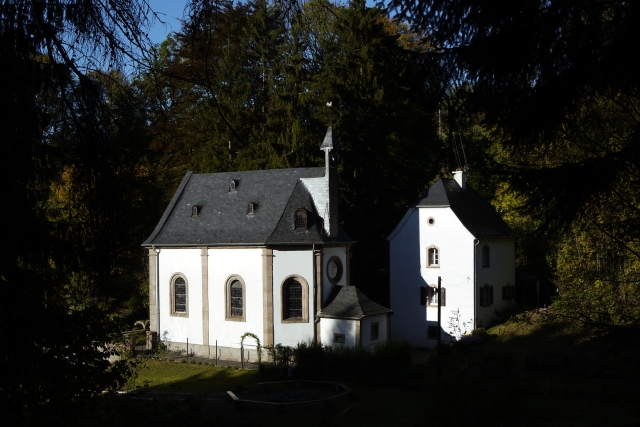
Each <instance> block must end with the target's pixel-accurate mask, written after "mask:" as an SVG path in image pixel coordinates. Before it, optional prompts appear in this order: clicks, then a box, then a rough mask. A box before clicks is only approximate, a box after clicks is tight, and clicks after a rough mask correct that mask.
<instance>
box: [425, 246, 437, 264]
mask: <svg viewBox="0 0 640 427" xmlns="http://www.w3.org/2000/svg"><path fill="white" fill-rule="evenodd" d="M427 267H440V250H439V249H438V248H437V247H436V246H430V247H428V248H427Z"/></svg>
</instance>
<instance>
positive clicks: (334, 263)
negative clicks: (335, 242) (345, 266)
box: [327, 256, 342, 284]
mask: <svg viewBox="0 0 640 427" xmlns="http://www.w3.org/2000/svg"><path fill="white" fill-rule="evenodd" d="M327 277H329V281H330V282H331V283H333V284H337V283H338V282H339V281H340V279H341V278H342V261H340V258H338V257H337V256H334V257H331V258H330V259H329V262H328V263H327Z"/></svg>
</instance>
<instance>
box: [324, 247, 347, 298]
mask: <svg viewBox="0 0 640 427" xmlns="http://www.w3.org/2000/svg"><path fill="white" fill-rule="evenodd" d="M334 256H337V257H339V258H340V261H342V277H341V278H340V280H339V281H338V284H337V285H334V284H333V283H331V282H330V281H329V275H328V274H327V264H329V259H331V257H334ZM348 262H349V260H348V259H347V252H346V249H345V247H344V246H339V247H328V248H324V249H323V252H322V268H323V270H322V302H323V306H324V305H325V304H326V302H327V299H328V298H329V295H330V294H331V290H332V289H333V287H334V286H344V285H346V284H347V263H348Z"/></svg>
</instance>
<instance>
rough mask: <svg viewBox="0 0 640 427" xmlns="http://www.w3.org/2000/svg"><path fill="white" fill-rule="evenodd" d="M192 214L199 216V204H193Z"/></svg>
mask: <svg viewBox="0 0 640 427" xmlns="http://www.w3.org/2000/svg"><path fill="white" fill-rule="evenodd" d="M191 216H198V207H197V206H192V207H191Z"/></svg>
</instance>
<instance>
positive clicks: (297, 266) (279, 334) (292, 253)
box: [273, 248, 315, 346]
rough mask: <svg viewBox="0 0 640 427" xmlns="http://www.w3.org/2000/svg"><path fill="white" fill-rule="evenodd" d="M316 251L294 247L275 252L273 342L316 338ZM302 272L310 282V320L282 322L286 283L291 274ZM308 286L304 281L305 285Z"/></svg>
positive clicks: (290, 341) (287, 343)
mask: <svg viewBox="0 0 640 427" xmlns="http://www.w3.org/2000/svg"><path fill="white" fill-rule="evenodd" d="M313 263H314V259H313V251H312V249H311V248H309V249H291V250H274V251H273V342H274V344H283V345H289V346H295V345H296V344H298V343H299V342H300V341H307V340H310V339H313V331H314V328H315V324H314V316H315V313H314V311H313V298H314V289H313V283H314V281H313ZM293 274H295V275H298V276H300V277H302V278H304V280H306V282H307V284H308V285H309V289H308V291H309V293H308V295H309V301H308V310H309V321H308V322H306V323H283V322H282V295H281V291H282V283H283V282H284V280H285V279H286V278H287V277H289V276H291V275H293ZM303 285H304V284H303Z"/></svg>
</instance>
